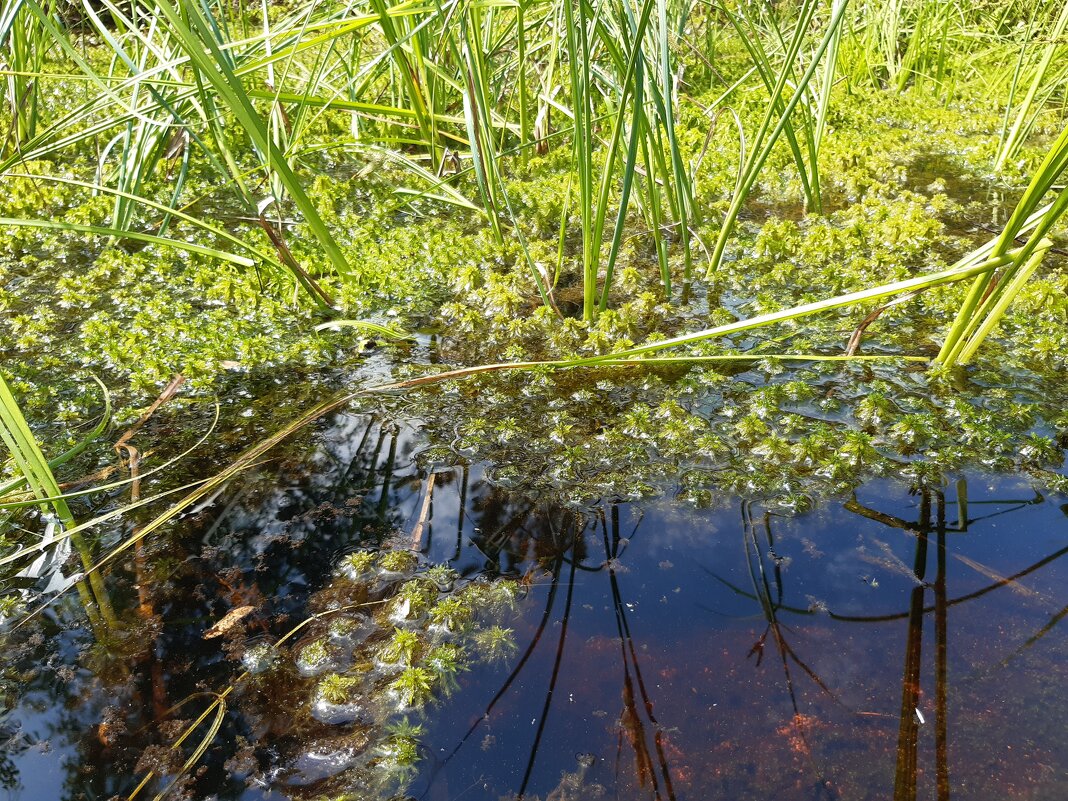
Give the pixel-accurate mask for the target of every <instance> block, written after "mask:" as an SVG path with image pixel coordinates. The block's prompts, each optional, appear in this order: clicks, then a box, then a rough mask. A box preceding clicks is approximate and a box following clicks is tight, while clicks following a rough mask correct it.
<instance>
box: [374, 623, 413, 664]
mask: <svg viewBox="0 0 1068 801" xmlns="http://www.w3.org/2000/svg"><path fill="white" fill-rule="evenodd" d="M422 652H423V640H422V638H421V637H420V636H419V634H417V633H416V632H414V631H409V630H407V629H394V631H393V638H392V639H391V640H390V641H389V642H388V643H387V644H386V645H385V646H384V647H383V648H382V651H381V653H380V655H381V658H382V661H383V662H387V663H391V664H392V663H400V664H403V665H411V664H413V663H414V662H415V661H416V659H417V657H418V656H419V655H420V654H421V653H422Z"/></svg>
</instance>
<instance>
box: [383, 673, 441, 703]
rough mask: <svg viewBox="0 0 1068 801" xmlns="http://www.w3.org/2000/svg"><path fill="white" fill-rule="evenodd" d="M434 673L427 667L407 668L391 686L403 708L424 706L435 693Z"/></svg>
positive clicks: (391, 690)
mask: <svg viewBox="0 0 1068 801" xmlns="http://www.w3.org/2000/svg"><path fill="white" fill-rule="evenodd" d="M434 681H435V676H434V673H433V672H431V670H430V669H429V668H425V667H406V668H405V669H404V670H403V671H401V674H400V675H399V676H397V678H395V679H394V680H393V681H392V682H391V683H390V685H389V689H390V692H391V693H393V694H394V695H395V696H396V698H397V700H398V702H399V703H400V705H401V707H402V708H410V707H421V706H424V705H425V704H426V703H427V702H428V701H429V700H430V699H431V698H432V697H433V692H434Z"/></svg>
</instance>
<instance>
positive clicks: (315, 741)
mask: <svg viewBox="0 0 1068 801" xmlns="http://www.w3.org/2000/svg"><path fill="white" fill-rule="evenodd" d="M357 553H358V555H359V557H360V563H361V575H362V576H363V579H362V580H360V579H353V578H351V577H350V576H349V575H348V574H347V572H346V568H347V567H348V566H349V565H350V563H351V555H350V556H346V557H343V558H342V560H341V562H340V564H339V573H340V576H341V577H340V578H338V579H335V581H334V583H333V584H332V585H330V586H327V587H325V588H323V589H322V590H320V591H319V593H318V594H317V597H319V598H322V599H323V602H326V603H329V604H331V605H336V606H338V607H339V608H340V609H342V610H343V609H344V608H346V607H349V606H352V605H353V604H354V603H356V604H359V603H361V602H360V601H359V600H358V599H361V598H368V599H370V600H369V601H365V602H362V603H364V604H368V603H369V604H370V606H365V608H366V609H368V610H369V613H368V614H366V615H363V614H353V613H351V612H346V611H338V612H337V613H335V614H331V613H329V612H327V613H325V614H323V615H322V617H321V620H317V621H314V622H312V624H311V625H310V626H308V627H307V628H306V629H305V632H306V633H305V636H304V642H303V643H302V644H298V645H296V646H295V647H294V649H293V652H292V655H291V659H292V664H293V666H294V667H295V669H296V674H297V678H296V684H295V685H293V684H292V683H293V681H294V677H293V676H292V674H290V673H289V671H288V670H287V669H286V667H285V666H284V664H283V663H282V662H281V661H280V660H279V659H278V656H277V655H278V651H277V649H272V648H270V647H269V646H265V645H264V644H257V645H253V646H251V647H250V648H249V649H247V650H246V651H245V653H244V654H243V656H242V661H243V662H244V664H245V665H246V667H247V668H249V672H250V673H255V675H254V676H251V677H250V679H249V680H250V682H253V683H252V684H250V689H251V690H254V691H253V692H246V693H244V694H243V695H240V694H239V696H238V699H239V700H238V703H239V704H240V705H241V706H242V708H243V709H244V711H245V713H246V714H248V715H251V716H252V717H258V716H261V715H263V716H270V715H273V714H275V710H273V709H272V708H271V705H272V704H274V703H278V702H279V701H280V699H282V698H300V697H301V693H302V690H303V693H304V694H305V695H304V699H305V700H303V701H300V702H298V704H297V706H296V707H294V708H291V709H288V710H287V714H288V715H289V716H290V717H291V719H292V721H293V723H292V725H293V727H294V729H295V731H299V732H300V736H299V738H298V740H297V742H296V744H295V746H294V748H295V750H294V752H293V753H292V754H287V755H286V756H285V758H283V759H282V760H281V761H282V762H283V763H284V764H285V763H288V764H289V765H290V766H291V767H290V768H289V769H288V770H289V771H290V772H291V773H292V775H293V776H302V777H303V778H302V779H300V780H299V781H298V784H302V783H304V782H305V781H312V779H313V777H314V781H312V783H313V784H315V786H316V787H320V786H321V785H322V783H323V782H326V783H327V784H329V785H330V786H335V785H336V786H337V787H339V788H345V789H344V794H345V797H347V798H368V799H371V798H377V797H380V795H379V794H380V793H383V792H387V790H388V789H389V788H394V789H397V788H403V785H404V783H405V782H406V781H408V780H409V779H410V778H411V777H412V776H413V775H414V774H415V771H416V769H417V767H418V764H419V761H420V760H421V759H422V751H421V745H420V738H421V735H422V732H423V729H422V727H421V725H420V724H419V722H418V720H419V719H420V718H421V717H422V716H423V715H425V714H426V713H427V709H428V707H429V706H431V705H433V704H434V703H436V702H438V701H440V700H441V699H444V698H445V697H447V696H449V695H450V694H452V693H453V692H455V691H456V690H458V689H459V687H460V681H461V679H462V676H463V673H464V672H465V671H466V670H468V669H469V668H470V667H471V666H473V665H476V664H480V663H487V664H489V663H497V664H499V663H501V662H503V661H505V660H507V659H508V658H510V657H511V656H513V655H514V654H515V652H516V645H515V642H514V636H513V632H512V630H511V629H510V628H505V627H503V626H501V623H502V622H505V621H506V620H507V619H508V618H509V617H510V616H511V615H512V614H513V613H514V609H515V602H516V599H517V598H518V597H519V592H520V591H519V588H518V587H517V586H516V585H515V583H514V582H512V581H509V580H506V579H499V580H496V581H487V580H476V581H466V582H465V581H463V580H461V579H460V578H459V576H458V575H456V573H455V571H454V570H452V569H451V568H449V567H448V566H447V565H425V566H421V567H419V568H418V570H417V571H416V572H415V573H414V576H413V575H412V574H411V573H408V572H407V571H409V570H411V569H412V568H413V567H415V566H416V564H417V561H418V560H417V559H416V557H415V555H414V554H412V553H411V552H410V551H398V550H382V551H373V550H362V551H359V552H357ZM402 571H405V573H402ZM405 574H406V575H408V576H411V577H410V578H408V579H407V580H401V579H400V578H398V577H399V576H401V575H405ZM387 576H394V578H393V580H391V581H388V582H384V581H383V577H387ZM432 576H437V577H438V579H441V578H442V577H447V578H448V579H449V582H450V585H451V586H450V587H449V588H448V589H446V590H438V589H437V585H436V584H435V583H434V582H433V581H432V580H431V577H432ZM413 602H414V603H417V604H419V605H420V607H419V608H421V609H423V610H424V611H423V613H422V614H421V616H418V617H417V618H413V617H412V616H411V615H408V616H406V617H405V618H404V620H403V621H402V622H403V623H404V624H405V625H404V626H399V625H397V621H396V620H395V616H396V612H395V610H396V607H397V606H398V604H400V605H403V606H404V607H405V608H408V609H409V610H410V608H411V605H412V603H413ZM317 603H318V601H317V600H316V598H315V597H313V598H312V599H311V604H312V606H313V607H314V606H315V605H316V604H317ZM428 609H429V610H431V614H430V615H427V614H426V610H428ZM433 610H438V611H437V613H436V614H435V613H434V611H433ZM268 651H271V652H272V653H273V654H274V656H273V657H268V655H267V652H268ZM252 666H255V668H256V669H255V670H252ZM275 685H278V687H279V690H278V691H275V690H274V689H273V688H274V686H275ZM239 692H240V690H239ZM339 732H340V733H339ZM359 788H363V790H360V789H359ZM353 793H355V795H353ZM360 793H363V795H361V794H360ZM315 797H321V796H315Z"/></svg>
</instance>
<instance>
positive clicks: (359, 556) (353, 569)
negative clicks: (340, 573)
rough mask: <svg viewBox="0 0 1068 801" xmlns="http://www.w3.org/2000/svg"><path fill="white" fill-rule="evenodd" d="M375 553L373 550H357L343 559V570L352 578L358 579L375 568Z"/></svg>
mask: <svg viewBox="0 0 1068 801" xmlns="http://www.w3.org/2000/svg"><path fill="white" fill-rule="evenodd" d="M374 566H375V553H374V552H373V551H356V552H355V553H350V554H349V555H348V556H346V557H345V558H344V559H343V560H342V570H344V571H345V572H346V573H347V574H348V575H349V576H350V577H351V578H353V579H358V578H360V577H362V576H365V575H367V574H368V573H370V572H371V570H373V569H374Z"/></svg>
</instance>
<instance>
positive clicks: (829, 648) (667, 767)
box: [0, 412, 1068, 801]
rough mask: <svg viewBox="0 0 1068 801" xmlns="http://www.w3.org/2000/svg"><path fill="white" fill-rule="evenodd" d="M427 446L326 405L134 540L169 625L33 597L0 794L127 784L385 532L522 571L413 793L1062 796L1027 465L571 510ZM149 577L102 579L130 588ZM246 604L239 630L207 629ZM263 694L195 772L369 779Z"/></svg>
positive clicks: (1044, 559)
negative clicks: (421, 460) (814, 500)
mask: <svg viewBox="0 0 1068 801" xmlns="http://www.w3.org/2000/svg"><path fill="white" fill-rule="evenodd" d="M425 445H426V443H424V442H423V441H422V439H421V437H420V427H419V423H418V421H415V420H409V421H401V422H397V421H395V420H383V419H380V418H378V417H375V416H373V415H369V414H360V413H355V412H353V413H346V414H340V415H337V416H336V417H335V418H333V419H332V420H331V421H330V422H329V423H328V424H326V425H324V426H323V427H322V428H321V430H320V431H318V432H317V434H316V435H315V436H314V437H311V438H307V440H306V441H305V443H304V445H303V446H302V447H305V448H306V450H305V451H304V452H300V451H299V449H298V452H297V454H296V455H291V456H289V457H287V458H285V459H283V460H282V461H281V462H274V463H271V464H269V465H265V466H264V467H262V468H261V469H260V472H259V473H255V474H248V475H246V476H244V477H242V478H241V479H239V480H237V481H235V482H234V483H232V484H231V485H229V486H228V487H227V488H226V489H225V491H224V492H222V493H221V494H220V495H218V496H217V497H215V498H213V499H212V502H211V503H210V504H207V505H204V506H203V507H202V508H199V509H197V510H196V511H195V512H193V513H191V514H189V515H187V516H186V517H185V518H184V519H183V520H182V521H180V525H179V526H177V527H176V528H177V529H178V530H177V531H175V532H173V533H172V534H171V535H169V536H168V537H167V538H164V539H161V540H160V541H159V542H158V543H157V544H156V545H155V546H154V550H153V551H152V552H151V553H149V554H146V555H145V556H146V558H151V560H152V564H153V565H154V567H153V568H152V570H153V573H152V576H151V585H152V590H151V593H150V597H149V598H148V599H147V602H148V603H149V605H150V606H151V607H152V611H153V614H154V615H155V616H156V618H155V619H156V620H158V621H160V622H157V623H155V624H141V625H139V626H138V625H135V624H133V623H131V624H129V628H128V629H127V630H126V631H125V633H124V634H123V635H122V636H118V635H116V636H115V638H114V640H113V641H110V642H104V643H96V642H94V638H93V637H92V636H91V633H90V632H88V631H87V630H86V629H85V628H83V627H82V624H81V623H80V622H79V621H80V619H81V618H80V615H79V614H78V610H77V608H76V599H74V598H71V599H68V600H67V601H65V603H66V606H64V605H57V606H54V607H53V608H51V609H50V610H49V611H48V612H47V613H45V614H44V615H42V616H41V617H39V618H38V619H37V620H36V621H35V622H34V623H33V624H32V627H31V628H30V629H29V631H28V632H27V634H26V635H25V636H23V637H22V638H21V640H19V639H18V638H16V640H18V642H19V645H18V647H16V648H13V649H12V652H11V654H10V655H9V658H8V659H7V662H6V666H5V668H4V670H5V674H4V679H5V685H4V687H5V697H6V701H7V706H8V707H9V708H10V712H9V713H8V714H7V715H6V716H5V717H3V718H0V727H2V728H0V737H2V740H0V742H2V743H3V745H2V749H3V750H2V751H0V799H12V800H13V799H20V801H23V800H24V801H38V800H40V801H45V799H95V798H102V799H106V798H111V797H113V796H120V797H126V796H127V795H129V794H130V793H131V792H132V791H133V790H134V788H135V787H136V785H137V783H138V781H139V780H140V777H141V776H142V775H144V772H145V771H146V770H147V769H149V768H150V767H153V765H154V764H156V762H158V763H159V764H161V765H162V764H163V763H164V762H165V761H166V760H165V759H164V758H163V756H162V749H163V748H164V744H169V743H171V742H173V741H174V740H175V739H176V738H177V736H179V735H180V733H181V731H182V730H183V728H184V727H185V726H187V725H188V724H189V723H190V721H192V720H193V719H195V718H196V716H197V715H199V714H200V712H201V711H202V710H204V709H205V708H206V707H207V706H208V703H209V702H210V701H211V700H212V699H213V698H215V697H216V695H215V694H218V693H222V692H223V691H224V690H225V689H226V688H227V687H228V686H230V685H231V684H232V683H233V682H234V680H235V678H236V677H237V676H238V675H239V673H240V661H239V660H240V656H241V653H242V651H244V650H245V649H246V647H247V646H248V644H249V643H250V642H252V643H255V642H258V641H268V639H269V638H272V637H277V636H279V635H280V633H281V632H282V631H285V630H286V629H287V628H288V627H291V626H292V625H293V624H295V623H296V622H298V621H299V620H301V619H303V618H304V617H305V616H307V614H308V613H309V604H311V607H312V608H318V607H316V606H315V604H316V603H318V604H319V605H320V606H321V605H322V601H321V599H322V597H323V595H324V593H326V592H329V586H330V583H331V581H332V571H333V566H334V565H335V564H336V562H337V559H338V558H339V556H340V555H341V554H343V553H347V552H351V551H352V550H354V549H356V548H357V547H360V546H363V545H376V544H377V543H379V542H381V540H382V538H383V536H386V535H389V534H390V533H394V534H396V532H400V536H401V537H402V540H404V541H411V542H414V543H415V544H416V545H417V547H418V548H419V549H420V550H421V552H422V554H423V555H424V557H425V559H426V560H427V561H428V562H432V563H448V564H449V565H451V566H452V567H454V568H455V569H456V570H457V571H458V572H459V573H460V574H461V576H462V577H463V579H462V580H463V581H470V580H472V579H474V578H476V577H477V576H479V575H486V576H489V577H492V578H494V579H496V578H497V577H501V576H511V577H513V578H514V579H518V581H519V583H520V586H521V587H522V588H523V590H522V592H521V594H520V600H519V602H518V604H517V609H516V611H515V613H514V615H513V616H512V617H510V618H509V619H508V620H507V621H505V623H506V625H508V626H509V627H511V628H512V629H513V630H514V635H515V646H516V648H515V650H514V652H513V653H512V655H511V657H510V658H509V659H507V660H505V661H504V662H498V663H495V664H492V665H476V666H474V667H473V668H472V669H471V670H469V671H467V672H465V673H463V674H461V675H460V676H459V688H458V689H457V690H456V691H455V692H454V693H453V694H452V695H451V696H450V697H448V698H446V699H444V700H442V701H441V703H440V704H434V705H431V706H430V707H429V709H428V710H427V713H426V716H425V719H422V721H421V722H422V726H423V729H424V735H423V737H422V760H421V762H420V764H419V770H418V773H417V775H415V777H414V778H413V780H412V782H411V784H410V785H409V786H408V788H407V790H406V793H407V794H408V795H409V796H411V797H413V798H420V799H428V801H446V799H469V800H471V801H474V800H475V799H487V800H489V799H492V800H493V801H496V799H500V798H515V797H516V796H517V795H522V797H524V798H528V799H533V798H538V799H543V800H544V799H553V801H562V800H563V799H587V798H601V797H603V798H617V799H724V800H725V801H726V800H728V799H749V798H752V799H798V800H799V801H801V800H805V801H817V800H819V799H895V801H897V800H898V799H914V798H922V799H938V801H941V800H942V799H949V798H953V799H960V800H962V801H963V800H964V799H973V800H974V801H986V800H987V799H989V800H990V801H993V800H994V799H1007V798H1019V799H1031V800H1033V801H1037V800H1038V799H1049V800H1050V801H1053V800H1054V799H1063V798H1068V728H1066V727H1065V726H1064V724H1063V721H1064V720H1065V719H1066V717H1068V690H1066V688H1065V680H1066V679H1068V667H1066V666H1068V639H1066V637H1065V631H1066V630H1065V629H1064V628H1063V627H1061V626H1060V625H1059V623H1060V622H1061V621H1062V619H1063V618H1064V617H1065V616H1066V615H1068V589H1066V588H1068V559H1065V558H1064V557H1065V555H1066V554H1068V519H1066V515H1065V509H1066V507H1065V506H1062V505H1061V504H1062V502H1063V499H1048V498H1043V497H1042V496H1040V495H1038V494H1036V492H1035V491H1034V490H1033V489H1032V488H1031V486H1030V484H1029V483H1028V481H1027V480H1026V478H1025V477H1021V476H1014V475H984V474H968V475H966V476H964V477H962V478H961V480H960V481H959V482H958V483H957V484H956V485H954V486H949V487H945V488H944V490H943V492H941V493H940V492H936V491H927V492H925V493H918V494H910V492H909V491H908V488H907V487H905V486H903V485H900V484H897V483H894V482H891V481H888V480H878V481H872V482H869V483H868V484H866V485H864V486H862V487H861V488H860V489H859V490H858V491H857V493H856V496H855V498H853V499H837V500H834V501H828V502H824V503H820V504H817V506H816V507H815V508H814V509H813V510H812V511H809V512H806V513H803V514H798V515H795V516H791V517H786V516H781V515H779V514H776V513H772V512H769V511H767V510H765V509H764V508H762V507H761V506H760V505H758V504H753V503H749V502H746V501H745V500H743V499H728V498H724V499H723V500H722V503H721V504H720V505H718V506H717V508H715V509H711V510H703V509H695V508H692V507H690V506H688V505H684V504H682V503H677V502H674V501H673V500H672V495H673V488H672V487H671V486H667V487H666V488H665V490H666V492H665V497H664V498H663V499H662V500H656V501H633V502H613V501H610V500H604V501H601V502H598V503H595V504H592V505H590V506H589V507H587V508H584V509H578V510H576V509H573V508H563V507H561V506H558V505H556V504H554V503H553V499H552V498H551V497H541V498H529V497H525V496H520V495H515V494H511V493H509V492H507V491H505V490H503V489H501V488H500V487H499V486H497V485H495V484H494V483H493V482H492V481H490V480H489V478H488V477H487V469H488V468H489V466H486V465H472V466H469V467H453V466H449V465H444V464H443V465H440V466H438V467H434V466H430V467H429V468H428V467H427V466H426V465H425V464H423V465H422V466H421V467H420V466H417V464H416V459H417V457H418V456H419V453H420V451H421V450H422V449H423V448H424V447H425ZM431 473H433V475H434V481H433V488H432V490H431V497H430V498H429V499H428V498H427V491H428V485H429V483H430V482H428V476H429V475H430V474H431ZM489 475H492V470H490V472H489ZM420 519H421V520H422V521H423V525H422V526H421V527H420V526H419V524H418V522H419V520H420ZM136 578H137V576H136V565H132V564H131V565H127V566H125V567H124V568H122V569H121V570H116V571H114V572H113V574H112V576H111V580H112V585H113V586H115V587H116V589H115V593H116V595H115V597H114V598H113V602H114V604H115V606H116V607H117V608H119V609H124V608H132V607H134V606H135V605H136V600H137V599H136V598H135V597H134V590H133V589H132V588H131V585H132V583H133V581H134V580H135V579H136ZM141 578H143V579H147V578H149V577H147V576H142V577H141ZM146 583H147V582H146ZM317 598H318V599H319V600H318V601H317V600H316V599H317ZM141 600H142V602H143V601H145V599H141ZM243 605H247V606H251V607H253V608H254V609H255V611H254V612H253V613H252V614H251V616H249V617H248V618H246V619H245V620H244V621H242V624H241V626H240V627H238V628H237V629H235V633H234V636H232V637H228V638H209V639H205V637H204V634H205V632H206V631H207V630H208V629H209V627H210V626H212V624H213V623H216V622H217V621H219V620H220V619H221V618H223V617H224V615H225V614H226V613H227V611H229V610H231V609H234V608H238V607H241V606H243ZM124 619H127V618H124ZM22 631H26V630H25V629H23V630H22ZM267 686H268V688H269V689H268V691H266V692H265V690H264V686H263V685H258V686H257V687H253V686H251V685H249V684H247V683H241V682H238V683H237V684H236V685H234V690H233V691H232V692H231V693H230V694H229V695H228V697H227V698H226V710H225V715H224V716H223V717H222V719H221V723H220V728H219V730H218V732H217V733H216V734H215V736H214V738H213V739H212V740H211V743H210V745H209V746H208V749H207V751H206V752H205V754H204V755H203V757H202V759H201V760H200V762H199V763H198V767H197V768H195V769H194V778H191V779H189V780H188V781H186V782H185V783H184V784H183V786H182V787H181V788H180V789H181V790H182V792H184V793H185V796H186V797H188V798H206V799H207V798H219V799H224V798H225V799H242V800H243V801H252V800H253V799H282V798H301V799H304V798H319V797H321V798H331V799H334V798H361V797H368V796H367V795H366V794H363V795H361V794H359V793H356V794H349V792H350V791H349V788H347V787H346V782H347V781H348V780H347V778H346V776H347V774H346V772H345V769H346V767H347V764H346V762H345V758H344V757H343V756H339V754H348V755H349V756H351V755H352V754H353V752H358V751H359V748H360V747H361V746H360V744H358V743H357V741H356V740H354V739H352V737H351V736H350V735H351V733H352V731H353V730H354V724H341V725H336V726H332V727H327V726H324V725H319V727H318V728H316V729H313V728H310V727H308V726H307V725H304V724H302V723H300V722H299V720H300V719H301V714H302V713H301V710H300V708H299V707H300V705H301V704H302V703H304V700H303V699H305V698H306V697H307V693H308V690H307V686H306V685H302V684H300V683H299V681H298V680H296V679H293V678H290V679H285V680H284V681H280V683H279V684H278V685H267ZM272 699H276V703H275V708H273V709H272ZM176 705H178V706H176ZM416 718H418V716H416ZM357 728H358V726H357ZM327 729H329V730H330V731H331V732H336V733H335V734H324V731H326V730H327ZM197 731H198V734H197V735H196V736H195V737H193V738H191V739H190V740H189V741H188V742H187V743H186V745H187V750H185V751H184V752H183V755H184V756H187V755H188V754H189V752H190V751H189V747H191V745H192V744H193V743H194V742H196V741H198V740H200V739H201V738H202V737H203V735H204V734H205V731H206V728H205V727H203V726H202V727H201V728H200V729H198V730H197ZM239 738H242V739H239ZM346 738H348V739H346ZM184 756H183V758H184ZM154 760H156V762H154ZM349 761H350V762H351V760H349ZM310 765H314V767H309V766H310ZM162 770H163V772H164V773H166V772H167V769H166V768H165V767H164V768H162ZM172 770H173V768H172ZM153 788H154V789H153ZM157 789H159V787H158V786H155V785H153V786H152V787H149V788H146V789H145V790H143V791H142V792H141V795H140V796H138V797H143V798H151V797H152V795H153V794H154V792H155V790H157ZM390 792H391V791H384V790H383V791H381V793H382V794H381V797H383V798H385V797H388V796H389V793H390Z"/></svg>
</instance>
